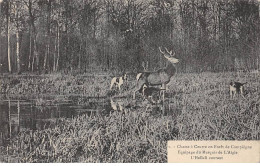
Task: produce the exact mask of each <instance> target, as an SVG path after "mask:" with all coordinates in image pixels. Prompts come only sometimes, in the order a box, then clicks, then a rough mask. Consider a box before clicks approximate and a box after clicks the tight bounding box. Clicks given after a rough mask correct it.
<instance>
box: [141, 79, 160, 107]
mask: <svg viewBox="0 0 260 166" xmlns="http://www.w3.org/2000/svg"><path fill="white" fill-rule="evenodd" d="M160 91H161V89H160V88H156V87H148V86H147V85H146V84H144V85H143V89H142V95H143V97H144V99H147V100H148V101H151V102H152V103H153V104H155V103H159V99H160V96H161V93H160Z"/></svg>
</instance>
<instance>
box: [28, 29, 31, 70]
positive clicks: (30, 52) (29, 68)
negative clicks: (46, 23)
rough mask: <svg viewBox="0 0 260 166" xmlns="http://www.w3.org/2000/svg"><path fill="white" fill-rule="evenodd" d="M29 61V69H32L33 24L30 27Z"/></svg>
mask: <svg viewBox="0 0 260 166" xmlns="http://www.w3.org/2000/svg"><path fill="white" fill-rule="evenodd" d="M29 39H30V40H29V42H30V43H29V60H28V61H29V62H28V71H30V68H31V58H32V26H31V25H30V27H29Z"/></svg>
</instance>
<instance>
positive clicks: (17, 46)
mask: <svg viewBox="0 0 260 166" xmlns="http://www.w3.org/2000/svg"><path fill="white" fill-rule="evenodd" d="M17 9H18V6H17V4H15V17H16V21H17V22H16V60H17V72H18V73H20V43H19V16H18V12H17Z"/></svg>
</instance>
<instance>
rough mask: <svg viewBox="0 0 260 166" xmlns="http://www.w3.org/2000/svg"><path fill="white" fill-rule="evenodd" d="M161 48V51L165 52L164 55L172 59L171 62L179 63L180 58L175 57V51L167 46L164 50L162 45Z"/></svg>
mask: <svg viewBox="0 0 260 166" xmlns="http://www.w3.org/2000/svg"><path fill="white" fill-rule="evenodd" d="M159 50H160V52H161V53H162V54H163V56H164V57H165V58H166V59H167V60H168V61H170V62H171V63H178V62H179V59H177V58H175V57H174V55H175V53H173V52H172V50H171V51H169V50H168V49H167V48H166V47H165V50H166V52H165V51H162V49H161V47H159Z"/></svg>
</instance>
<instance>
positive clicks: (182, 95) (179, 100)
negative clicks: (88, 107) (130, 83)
mask: <svg viewBox="0 0 260 166" xmlns="http://www.w3.org/2000/svg"><path fill="white" fill-rule="evenodd" d="M230 80H235V81H237V80H239V81H241V82H248V83H247V84H246V87H245V89H246V91H245V99H244V98H242V97H239V96H237V97H235V98H234V99H231V98H230V96H229V92H228V87H229V82H230ZM259 88H260V84H259V78H258V75H254V74H249V73H244V74H243V75H240V76H237V75H236V74H235V73H202V74H178V75H177V77H176V78H175V79H173V80H172V81H171V82H170V84H169V86H168V89H169V90H168V91H167V95H166V96H167V100H166V102H165V104H164V106H163V109H162V108H160V107H156V106H152V105H151V106H150V107H149V108H147V107H146V105H145V104H144V105H143V106H140V107H138V108H134V107H132V108H125V110H124V111H122V112H121V111H111V112H110V114H107V115H103V114H102V112H101V114H93V115H91V116H87V115H82V116H78V117H75V118H73V119H70V120H69V119H68V120H66V119H60V120H58V121H57V125H56V127H55V128H53V129H45V130H41V131H25V132H21V133H20V134H19V136H17V137H16V138H15V139H13V140H12V142H11V143H10V145H9V146H8V147H2V149H1V151H2V154H1V156H2V159H1V160H2V161H4V162H11V161H13V162H167V147H166V144H167V141H168V140H259V139H260V120H259V119H260V95H259ZM129 100H130V99H129Z"/></svg>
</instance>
